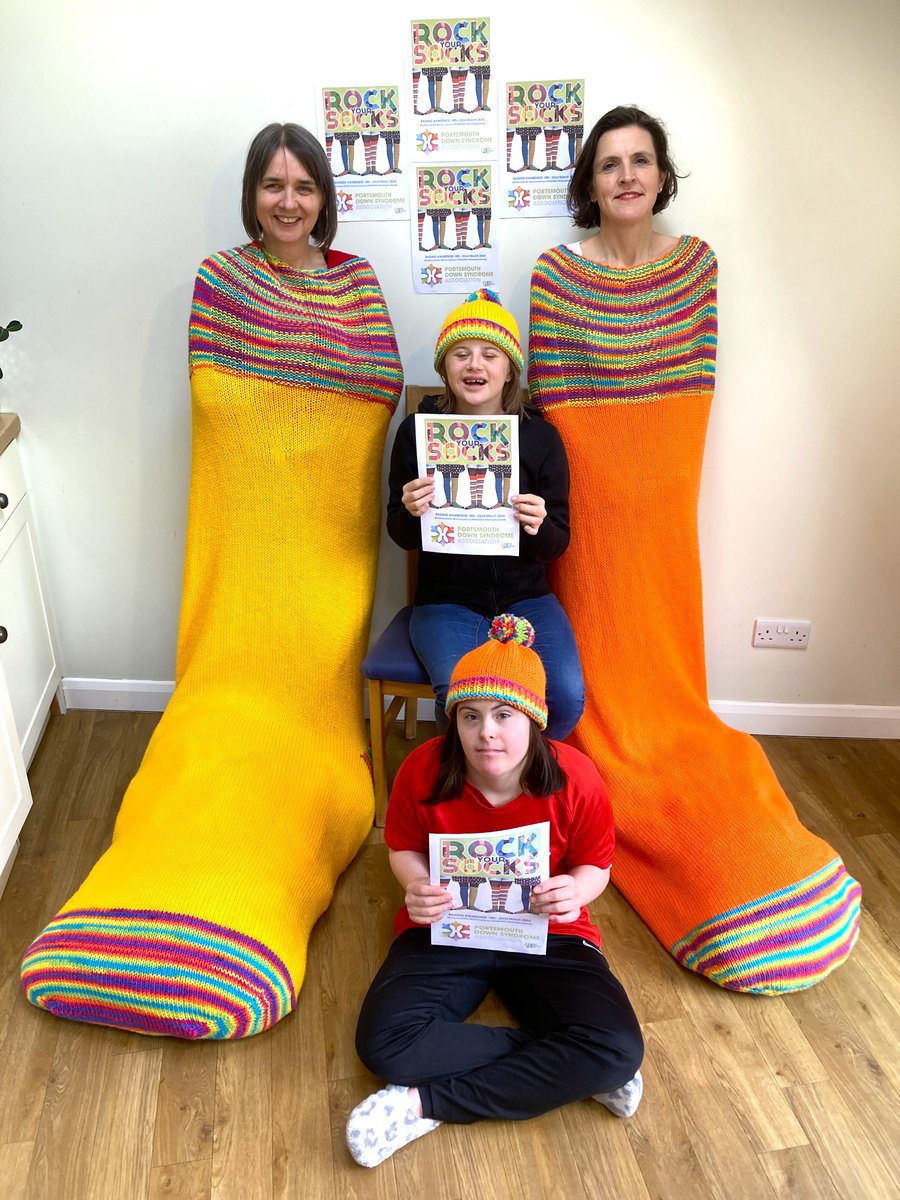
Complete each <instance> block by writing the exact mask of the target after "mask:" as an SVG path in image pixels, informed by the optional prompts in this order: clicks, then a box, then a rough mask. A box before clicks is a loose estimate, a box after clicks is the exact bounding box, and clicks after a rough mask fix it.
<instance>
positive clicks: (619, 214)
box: [590, 125, 665, 226]
mask: <svg viewBox="0 0 900 1200" xmlns="http://www.w3.org/2000/svg"><path fill="white" fill-rule="evenodd" d="M664 182H665V177H664V176H663V175H662V173H661V172H660V169H659V166H658V165H657V161H656V150H655V149H654V146H653V138H652V137H651V136H650V134H649V132H648V131H647V130H646V129H641V128H640V126H639V125H626V126H625V127H624V128H622V129H610V130H609V132H608V133H604V135H603V137H602V138H601V139H600V141H599V142H598V143H597V153H596V155H595V156H594V173H593V178H592V181H591V193H590V194H591V199H592V200H593V201H595V203H596V204H597V206H598V208H599V209H600V224H601V226H603V225H605V224H610V225H613V224H616V223H621V222H627V223H629V224H630V223H633V222H639V221H647V222H648V223H649V221H650V220H651V218H652V216H653V205H654V204H655V203H656V198H657V196H658V195H659V193H660V189H661V188H662V186H663V184H664Z"/></svg>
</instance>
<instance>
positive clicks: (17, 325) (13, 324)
mask: <svg viewBox="0 0 900 1200" xmlns="http://www.w3.org/2000/svg"><path fill="white" fill-rule="evenodd" d="M6 328H7V329H8V330H9V332H10V333H18V332H19V330H20V329H21V328H22V322H21V321H10V323H9V324H8V325H7V327H6Z"/></svg>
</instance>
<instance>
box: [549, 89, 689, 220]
mask: <svg viewBox="0 0 900 1200" xmlns="http://www.w3.org/2000/svg"><path fill="white" fill-rule="evenodd" d="M630 125H637V127H638V129H646V130H647V132H648V133H649V134H650V136H651V137H652V138H653V149H654V151H655V153H656V165H657V166H658V167H659V169H660V172H661V173H662V176H663V186H662V191H661V192H660V193H659V195H658V196H657V197H656V203H655V204H654V205H653V212H654V213H658V212H662V210H663V209H664V208H667V207H668V205H669V202H670V201H672V200H674V199H675V197H676V196H677V195H678V179H679V175H678V172H677V171H676V169H675V163H674V162H673V161H672V158H671V156H670V155H669V138H668V135H667V134H666V127H665V126H664V125H663V123H662V121H660V120H658V119H657V118H656V117H651V116H649V115H648V114H647V113H645V112H644V110H643V109H642V108H637V107H636V105H634V104H620V105H619V106H618V107H617V108H611V109H610V110H609V112H608V113H604V115H603V116H602V117H601V118H600V120H599V121H598V122H597V124H596V125H595V126H594V128H593V129H592V130H591V132H590V133H589V134H588V137H587V141H586V142H585V143H584V145H583V146H582V148H581V153H580V154H579V155H578V161H577V162H576V163H575V170H574V171H573V172H572V177H571V178H570V180H569V194H568V207H569V212H570V213H571V214H572V219H573V221H574V222H575V224H576V225H577V226H578V228H579V229H594V228H595V227H597V226H599V224H600V207H599V205H598V204H597V202H596V200H592V199H591V188H592V186H593V182H594V159H595V158H596V157H597V147H598V145H599V144H600V139H601V138H602V137H603V135H604V133H609V131H610V130H611V129H627V128H628V127H629V126H630Z"/></svg>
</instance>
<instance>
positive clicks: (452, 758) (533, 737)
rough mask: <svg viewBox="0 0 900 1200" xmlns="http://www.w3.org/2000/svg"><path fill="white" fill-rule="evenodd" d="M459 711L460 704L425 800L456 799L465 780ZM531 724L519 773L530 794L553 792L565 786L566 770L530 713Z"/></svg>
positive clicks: (524, 788)
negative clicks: (458, 723)
mask: <svg viewBox="0 0 900 1200" xmlns="http://www.w3.org/2000/svg"><path fill="white" fill-rule="evenodd" d="M458 713H459V708H458V707H457V709H456V711H455V712H454V714H453V716H452V717H451V719H450V724H449V725H448V726H447V732H446V733H445V734H444V740H443V743H442V745H441V758H440V763H439V765H438V775H437V779H436V781H435V785H434V790H433V791H432V793H431V794H430V795H429V796H426V797H425V799H424V800H423V801H422V803H423V804H442V803H443V802H444V801H445V800H453V799H455V798H456V797H457V796H458V795H459V794H460V792H461V791H462V789H463V785H464V784H465V782H466V769H467V766H468V761H467V759H466V752H465V750H463V744H462V742H461V740H460V737H459V730H458V729H457V719H458ZM528 725H529V739H528V750H527V751H526V753H525V758H524V760H523V762H522V773H521V775H520V776H519V782H520V784H521V787H522V791H523V792H524V793H525V794H526V795H527V796H552V795H553V794H554V792H558V791H560V790H561V789H562V788H563V787H565V783H566V774H565V771H563V769H562V767H561V766H560V765H559V761H558V759H557V757H556V752H555V751H554V749H553V747H552V746H551V745H550V743H549V742H548V741H547V739H546V738H545V737H544V735H543V733H542V732H541V731H540V729H538V727H537V724H536V723H535V722H534V721H532V720H531V718H530V717H529V718H528Z"/></svg>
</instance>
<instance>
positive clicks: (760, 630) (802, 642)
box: [753, 617, 812, 650]
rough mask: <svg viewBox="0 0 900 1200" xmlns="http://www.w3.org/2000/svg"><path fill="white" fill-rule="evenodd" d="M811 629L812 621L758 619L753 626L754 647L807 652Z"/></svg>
mask: <svg viewBox="0 0 900 1200" xmlns="http://www.w3.org/2000/svg"><path fill="white" fill-rule="evenodd" d="M811 628H812V622H810V621H788V620H786V619H785V618H783V617H782V618H779V619H778V620H772V619H771V618H767V617H757V618H756V621H755V622H754V624H753V645H754V646H761V647H774V648H775V649H781V650H805V649H806V647H807V646H808V645H809V631H810V629H811Z"/></svg>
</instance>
